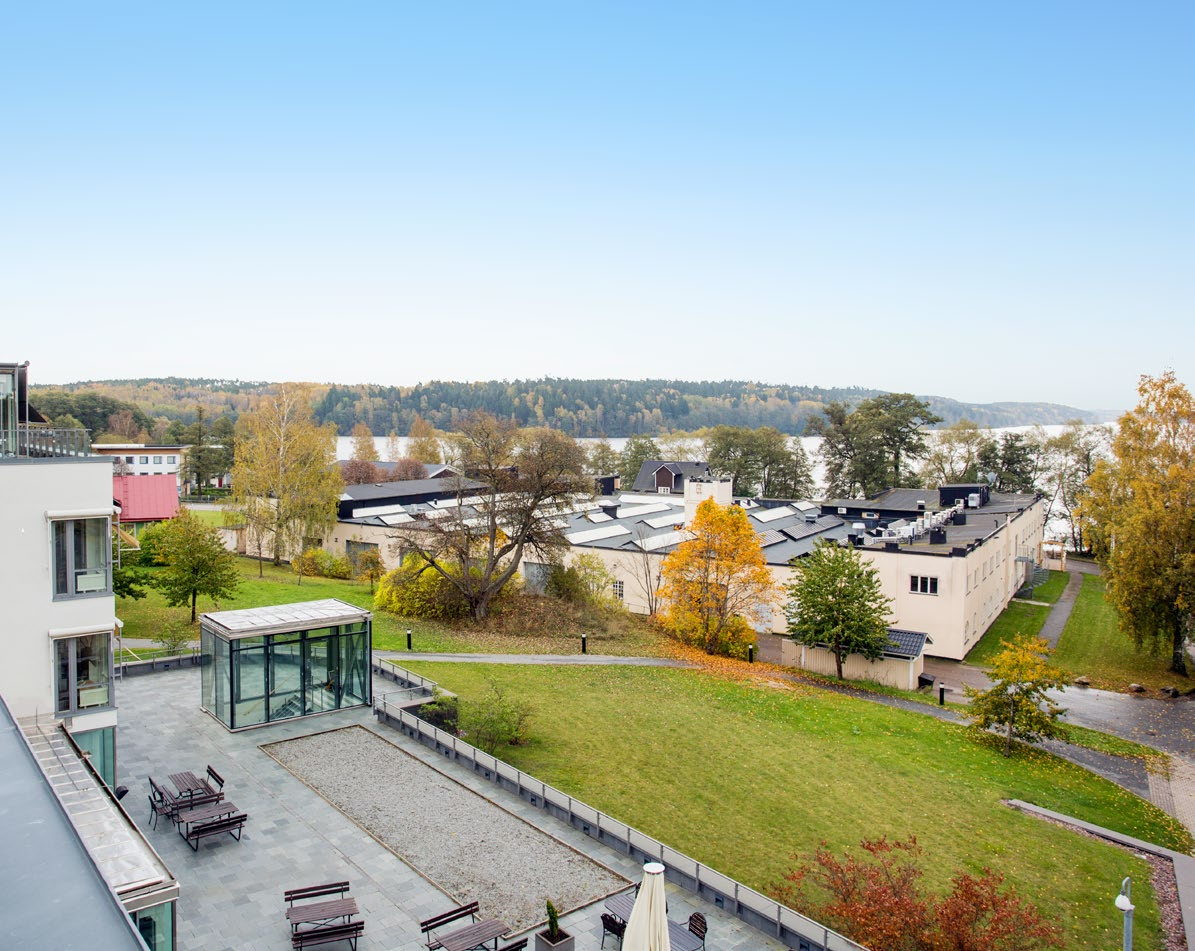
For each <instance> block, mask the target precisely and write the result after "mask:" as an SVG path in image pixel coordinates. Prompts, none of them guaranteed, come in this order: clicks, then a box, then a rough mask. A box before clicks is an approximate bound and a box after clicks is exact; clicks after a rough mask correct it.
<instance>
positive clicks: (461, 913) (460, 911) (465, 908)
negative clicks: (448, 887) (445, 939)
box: [419, 901, 478, 951]
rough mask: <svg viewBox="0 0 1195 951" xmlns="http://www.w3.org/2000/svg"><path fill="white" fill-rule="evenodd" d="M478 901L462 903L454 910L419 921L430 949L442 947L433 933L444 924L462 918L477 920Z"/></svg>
mask: <svg viewBox="0 0 1195 951" xmlns="http://www.w3.org/2000/svg"><path fill="white" fill-rule="evenodd" d="M477 907H478V906H477V902H475V901H471V902H469V903H468V904H467V905H461V906H460V907H459V908H453V909H452V911H445V912H442V913H441V914H438V915H432V917H430V918H427V919H425V920H423V921H421V922H419V930H420V931H422V932H423V933H424V934H425V935H426V936H427V938H428V942H427V946H428V949H429V951H431V949H434V948H438V947H440V942H439V941H437V940H436V938H435V937H434V936H433V935H432V934H431V932H432V931H434V930H435V929H436V928H442V927H444V925H447V924H451V923H452V922H454V921H460V920H461V919H462V918H466V917H467V918H470V919H472V920H473V921H476V920H477Z"/></svg>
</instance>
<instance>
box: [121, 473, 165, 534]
mask: <svg viewBox="0 0 1195 951" xmlns="http://www.w3.org/2000/svg"><path fill="white" fill-rule="evenodd" d="M112 498H113V499H115V500H116V502H118V503H119V504H120V520H121V522H157V521H161V520H162V519H166V518H173V517H174V516H175V515H177V514H178V479H177V477H176V476H174V475H173V474H172V473H171V474H167V475H114V476H113V477H112Z"/></svg>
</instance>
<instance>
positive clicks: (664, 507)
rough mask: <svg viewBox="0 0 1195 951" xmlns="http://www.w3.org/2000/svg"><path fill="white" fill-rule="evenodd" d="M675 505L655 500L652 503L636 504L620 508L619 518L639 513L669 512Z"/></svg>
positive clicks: (633, 516)
mask: <svg viewBox="0 0 1195 951" xmlns="http://www.w3.org/2000/svg"><path fill="white" fill-rule="evenodd" d="M671 508H673V506H671V505H669V504H668V503H667V502H654V503H652V504H651V505H635V506H632V507H631V508H624V509H619V510H618V517H619V518H635V517H637V516H639V515H651V514H652V513H653V512H667V511H668V510H669V509H671Z"/></svg>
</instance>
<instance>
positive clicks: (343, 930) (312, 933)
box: [290, 920, 365, 951]
mask: <svg viewBox="0 0 1195 951" xmlns="http://www.w3.org/2000/svg"><path fill="white" fill-rule="evenodd" d="M364 930H365V922H364V921H360V920H358V921H349V922H346V923H345V924H341V925H320V926H319V927H317V928H308V929H306V930H304V931H296V932H295V933H294V934H292V935H291V937H290V946H291V947H292V948H306V947H308V946H309V945H313V944H331V943H332V942H333V941H347V942H349V945H350V946H351V947H352V949H353V951H357V939H358V938H360V937H361V932H363V931H364Z"/></svg>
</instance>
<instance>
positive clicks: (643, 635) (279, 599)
mask: <svg viewBox="0 0 1195 951" xmlns="http://www.w3.org/2000/svg"><path fill="white" fill-rule="evenodd" d="M206 514H217V515H218V514H219V513H206ZM237 568H238V570H239V571H240V573H241V585H240V588H239V589H238V590H237V593H236V596H235V597H232V598H226V599H224V600H222V601H221V602H220V605H219V607H218V608H217V607H216V605H214V604H213V603H212V601H211V600H210V599H208V598H202V597H201V598H200V599H199V611H200V612H201V613H202V612H204V611H213V610H233V609H236V608H250V607H260V606H263V605H268V604H290V603H293V602H295V601H314V600H318V599H321V598H339V599H340V600H342V601H347V602H349V603H350V604H354V605H356V606H358V607H362V608H366V609H370V610H372V609H373V595H371V594H370V591H369V585H368V584H367V583H365V582H360V581H341V580H339V579H336V578H312V577H304V578H303V580H302V584H300V583H299V576H298V575H296V574H295V573H294V572H293V571H291V569H290V567H289V566H288V565H284V566H282V567H279V568H276V567H274V566H273V565H272V564H269V563H268V562H267V563H266V564H264V565H262V577H261V578H259V577H258V563H257V561H256V560H255V559H253V558H243V557H242V558H238V559H237ZM151 573H152V569H151ZM516 604H518V605H519V607H520V608H522V607H524V605H523V604H522V603H521V599H520V600H519V601H517V602H516ZM116 613H117V616H119V617H120V619H121V620H122V621H123V622H124V625H125V627H124V636H125V638H126V639H127V638H149V639H152V638H154V637H155V636H156V635H157V633H158V632H159V631H160V630H161V629H162V628H163V627H164V626H165V625H166V624H168V623H171V622H175V623H177V622H178V621H184V622H185V621H187V620H188V619H189V618H190V613H189V611H188V610H187V609H186V608H171V607H167V606H166V602H165V599H164V598H163V597H162V594H161V592H160V591H157V590H156V589H154V588H147V589H146V597H145V598H143V599H141V600H136V601H134V600H130V599H128V598H119V599H117V603H116ZM519 621H520V619H519V618H516V619H515V620H514V624H513V625H511V624H509V623H508V624H507V625H505V627H504V628H503V629H501V630H499V631H497V632H495V631H494V630H493V629H492V626H491V625H475V624H473V623H472V622H460V623H457V624H455V625H449V624H443V623H439V622H436V621H425V620H421V619H407V618H400V617H397V616H395V615H393V614H389V613H387V612H384V611H377V612H375V614H374V621H373V646H374V648H375V649H376V650H405V649H406V646H407V628H408V626H409V627H410V628H411V632H412V638H411V640H412V646H413V647H414V649H415V650H416V651H450V652H458V653H506V654H549V653H550V654H579V653H580V652H581V639H580V635H579V634H578V633H574V632H573V631H570V630H569V629H568V627H567V626H563V625H553V626H551V627H550V630H551V631H552V633H551V634H534V635H533V634H526V633H522V632H521V631H522V629H520V628H519V626H518V624H519ZM535 621H536V619H535V618H533V617H528V618H527V628H526V629H538V628H536V627H535ZM616 621H617V623H616V624H613V625H611V627H610V629H609V630H592V629H591V630H590V631H588V635H587V636H588V645H587V646H588V650H589V652H590V653H593V654H598V653H601V654H623V655H626V654H660V653H663V652H664V651H665V650H666V647H667V645H666V644H665V643H664V642H663V640H662V638H661V636H660V635H659V634H658V633H656V632H654V631H652V630H651V629H650V628H649V627H648V626H647V624H645V623H644V622H643V621H642V620H641V619H639V618H637V617H635V616H633V615H630V614H626V613H625V612H619V614H618V615H617V616H616ZM541 626H542V625H541ZM512 629H513V633H512ZM195 637H196V639H198V637H199V634H198V630H196V633H195Z"/></svg>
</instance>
